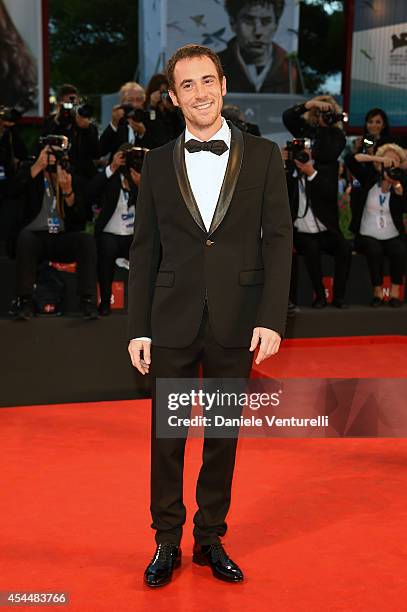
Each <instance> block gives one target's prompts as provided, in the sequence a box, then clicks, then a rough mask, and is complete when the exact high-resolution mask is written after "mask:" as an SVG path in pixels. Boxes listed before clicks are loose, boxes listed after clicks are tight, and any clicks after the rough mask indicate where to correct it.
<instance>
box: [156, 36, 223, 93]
mask: <svg viewBox="0 0 407 612" xmlns="http://www.w3.org/2000/svg"><path fill="white" fill-rule="evenodd" d="M193 57H209V59H211V60H212V61H213V63H214V64H215V67H216V72H217V73H218V77H219V81H222V79H223V68H222V64H221V63H220V59H219V57H218V55H217V54H216V53H215V51H212V49H210V48H209V47H204V46H203V45H185V46H184V47H180V48H179V49H177V50H176V51H175V53H174V54H173V55H172V56H171V57H170V59H169V60H168V62H167V68H166V73H167V79H168V87H169V89H171V90H172V91H175V79H174V70H175V66H176V64H177V62H179V61H180V60H183V59H192V58H193Z"/></svg>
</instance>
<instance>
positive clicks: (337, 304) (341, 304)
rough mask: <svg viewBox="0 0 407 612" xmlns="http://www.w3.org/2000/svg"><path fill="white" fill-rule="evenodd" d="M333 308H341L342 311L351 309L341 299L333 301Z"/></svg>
mask: <svg viewBox="0 0 407 612" xmlns="http://www.w3.org/2000/svg"><path fill="white" fill-rule="evenodd" d="M332 306H335V308H341V309H342V310H344V309H347V308H349V304H348V303H347V302H345V300H343V299H341V298H338V299H334V300H332Z"/></svg>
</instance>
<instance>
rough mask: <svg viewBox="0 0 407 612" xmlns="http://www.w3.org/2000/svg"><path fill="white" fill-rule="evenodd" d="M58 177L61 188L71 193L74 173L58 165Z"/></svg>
mask: <svg viewBox="0 0 407 612" xmlns="http://www.w3.org/2000/svg"><path fill="white" fill-rule="evenodd" d="M57 179H58V183H59V186H60V187H61V190H62V191H63V192H64V193H71V191H72V175H71V174H69V172H67V171H66V170H64V169H63V168H61V166H60V165H59V164H58V165H57Z"/></svg>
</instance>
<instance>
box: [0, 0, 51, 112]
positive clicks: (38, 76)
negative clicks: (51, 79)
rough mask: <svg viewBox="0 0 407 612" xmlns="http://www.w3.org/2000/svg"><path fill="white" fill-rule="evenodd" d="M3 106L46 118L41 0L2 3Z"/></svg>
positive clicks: (0, 94) (4, 0)
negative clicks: (15, 107)
mask: <svg viewBox="0 0 407 612" xmlns="http://www.w3.org/2000/svg"><path fill="white" fill-rule="evenodd" d="M0 39H1V43H2V52H1V53H2V56H1V64H2V65H1V68H0V104H3V105H6V106H13V107H14V106H17V107H18V108H20V109H21V110H24V111H25V114H26V115H27V116H31V117H33V116H37V117H40V116H43V115H44V85H43V83H44V73H43V38H42V2H41V0H29V1H27V0H0Z"/></svg>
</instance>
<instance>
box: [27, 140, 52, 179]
mask: <svg viewBox="0 0 407 612" xmlns="http://www.w3.org/2000/svg"><path fill="white" fill-rule="evenodd" d="M48 160H49V163H50V164H53V163H55V156H54V155H52V156H50V154H49V149H48V146H46V147H44V148H43V150H42V151H41V153H40V154H39V156H38V158H37V159H36V160H35V162H34V163H33V165H32V166H31V178H33V179H34V178H35V177H36V176H38V174H39V173H40V172H43V170H45V168H46V167H47V166H48Z"/></svg>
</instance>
